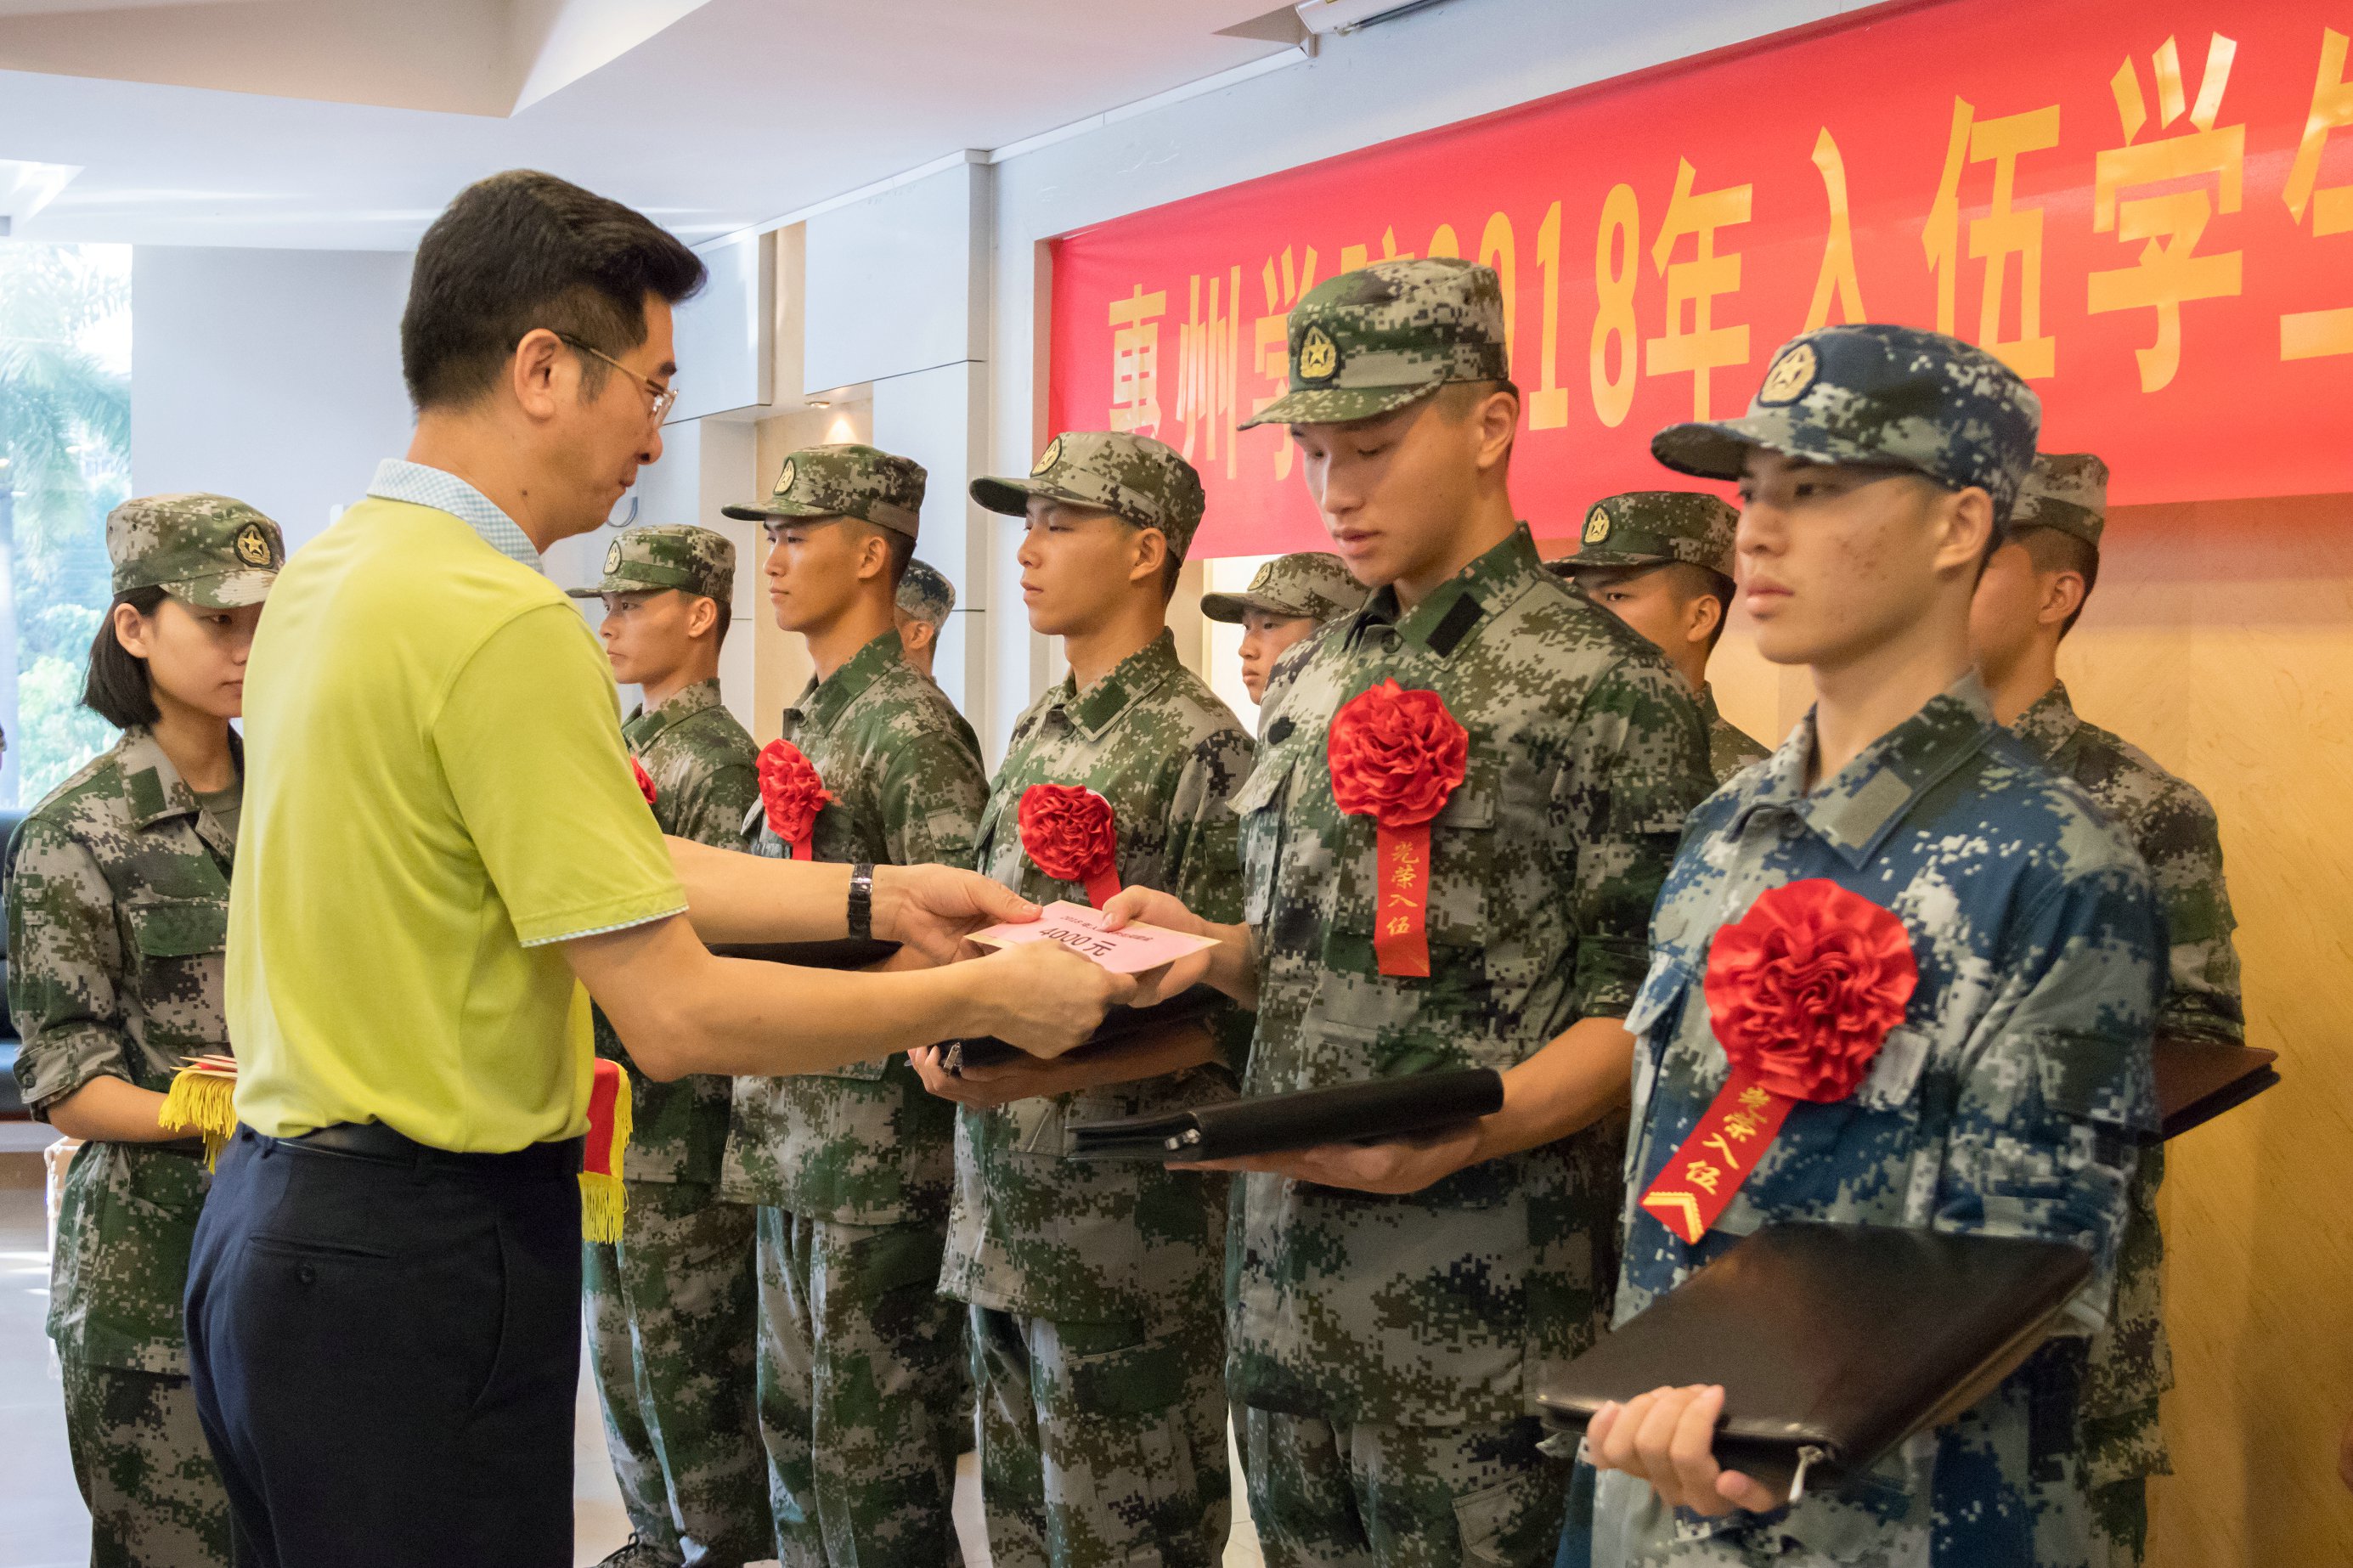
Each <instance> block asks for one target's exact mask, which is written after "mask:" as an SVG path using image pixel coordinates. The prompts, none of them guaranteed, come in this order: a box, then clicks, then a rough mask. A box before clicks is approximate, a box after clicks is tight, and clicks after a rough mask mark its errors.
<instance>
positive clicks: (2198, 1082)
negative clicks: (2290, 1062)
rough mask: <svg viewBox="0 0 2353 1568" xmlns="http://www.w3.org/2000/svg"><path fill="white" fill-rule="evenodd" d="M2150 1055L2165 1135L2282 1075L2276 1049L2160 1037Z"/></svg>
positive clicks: (2258, 1090)
mask: <svg viewBox="0 0 2353 1568" xmlns="http://www.w3.org/2000/svg"><path fill="white" fill-rule="evenodd" d="M2153 1056H2154V1059H2155V1061H2156V1064H2157V1113H2158V1120H2159V1121H2160V1122H2161V1123H2162V1124H2163V1127H2164V1132H2163V1136H2164V1137H2167V1138H2179V1137H2180V1136H2181V1135H2182V1134H2183V1133H2184V1132H2187V1131H2189V1130H2190V1129H2191V1128H2193V1127H2197V1126H2200V1125H2202V1124H2204V1123H2206V1122H2208V1121H2212V1120H2213V1119H2214V1118H2216V1117H2217V1116H2220V1115H2221V1114H2222V1112H2224V1111H2226V1110H2232V1109H2233V1108H2234V1107H2237V1106H2241V1105H2244V1104H2245V1103H2246V1102H2247V1101H2249V1100H2253V1099H2254V1098H2255V1096H2257V1095H2259V1094H2261V1093H2263V1090H2265V1089H2269V1088H2271V1087H2272V1085H2274V1084H2275V1083H2277V1082H2279V1080H2280V1075H2279V1070H2278V1069H2277V1068H2274V1067H2273V1066H2272V1064H2273V1063H2274V1062H2275V1061H2277V1060H2278V1059H2279V1053H2278V1052H2277V1051H2267V1050H2264V1049H2263V1048H2261V1047H2256V1046H2233V1045H2227V1044H2224V1043H2222V1042H2221V1041H2218V1040H2168V1039H2163V1038H2160V1039H2159V1040H2158V1042H2157V1046H2156V1049H2155V1051H2154V1052H2153Z"/></svg>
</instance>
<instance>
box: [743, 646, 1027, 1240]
mask: <svg viewBox="0 0 2353 1568" xmlns="http://www.w3.org/2000/svg"><path fill="white" fill-rule="evenodd" d="M784 736H785V739H786V740H787V741H790V742H792V743H793V744H794V745H796V746H797V747H799V748H800V750H801V752H802V754H803V755H805V756H807V758H808V760H809V763H810V765H811V766H813V767H815V768H816V769H817V773H818V778H819V779H821V780H823V781H824V784H825V787H826V788H827V789H828V790H829V791H831V792H832V795H833V798H832V799H831V800H830V801H828V802H827V803H826V805H825V806H824V808H823V809H822V810H820V811H819V812H818V818H817V826H816V829H815V833H814V837H813V842H812V845H811V847H812V849H813V850H814V852H815V854H816V857H817V858H818V859H819V860H834V861H844V860H848V861H856V860H866V861H871V862H873V863H874V864H876V865H886V866H920V865H930V864H941V865H950V866H960V865H965V864H968V863H969V862H970V860H971V858H972V844H973V830H974V828H975V826H976V825H977V823H978V822H979V819H980V807H981V802H982V801H983V800H984V799H985V798H987V794H988V784H987V774H986V773H984V771H983V770H982V768H981V765H980V750H979V748H978V747H977V746H976V745H975V744H974V742H973V739H972V731H971V730H970V728H968V727H967V726H966V725H965V722H964V720H963V718H962V717H961V716H960V715H959V714H958V713H957V712H956V710H955V708H954V707H953V706H952V705H951V704H950V703H949V701H948V700H947V696H946V694H945V693H944V692H943V691H941V690H940V689H939V688H938V687H936V686H934V685H933V684H932V683H931V682H930V681H929V680H927V679H924V678H923V676H922V675H921V674H919V673H918V672H917V671H916V669H915V668H914V666H913V665H911V664H909V663H908V662H907V660H906V656H905V651H904V648H903V647H902V644H901V643H900V640H899V634H898V633H897V632H885V633H883V634H882V635H881V637H876V638H875V639H874V640H873V641H872V642H871V643H868V644H867V645H866V646H865V647H862V648H860V649H859V650H858V652H857V653H856V654H855V655H853V656H852V657H851V658H850V659H849V662H848V663H846V664H844V665H843V666H842V667H841V668H839V669H837V670H835V671H834V672H833V674H832V675H831V676H829V677H828V678H827V679H824V680H822V681H813V682H811V683H810V684H809V686H808V688H807V689H806V690H804V691H803V692H802V693H801V695H800V698H799V700H797V701H796V702H795V703H794V704H793V705H792V706H791V707H790V708H787V709H786V710H785V725H784ZM739 826H741V827H742V829H743V830H744V834H745V836H746V837H749V838H750V839H751V840H752V842H753V844H754V847H756V848H757V849H758V850H759V852H760V853H762V854H764V855H770V856H783V855H784V854H786V852H787V847H786V845H785V843H784V842H783V841H782V840H781V839H779V838H778V837H776V833H775V831H774V830H773V829H772V828H770V827H769V826H768V824H767V818H766V814H765V811H764V810H763V809H762V808H761V807H760V806H759V805H757V804H754V806H753V807H752V810H751V813H750V815H749V816H747V817H745V818H744V820H743V821H742V823H741V824H740V825H739ZM954 1147H955V1106H954V1105H952V1104H950V1103H949V1102H948V1101H946V1100H940V1099H937V1098H935V1097H934V1096H933V1095H931V1094H929V1093H926V1092H925V1091H924V1089H923V1080H922V1079H919V1078H917V1077H916V1076H915V1069H914V1068H913V1067H912V1066H910V1065H909V1063H908V1061H907V1058H906V1054H905V1053H904V1052H894V1053H892V1055H890V1056H888V1057H883V1058H877V1059H876V1060H873V1061H868V1062H855V1063H852V1064H850V1065H849V1066H847V1067H840V1068H834V1069H833V1070H832V1071H830V1072H823V1073H803V1074H799V1075H797V1076H795V1077H791V1078H739V1079H736V1080H735V1119H734V1123H733V1127H732V1128H731V1129H730V1130H729V1132H728V1137H727V1168H726V1175H725V1178H724V1190H725V1191H726V1192H727V1193H728V1194H731V1195H733V1196H738V1197H741V1198H743V1199H744V1200H746V1201H749V1202H753V1203H760V1204H767V1205H774V1206H776V1207H777V1208H782V1209H786V1210H788V1211H790V1212H791V1213H793V1214H796V1215H803V1216H805V1217H807V1218H810V1219H818V1220H828V1221H833V1222H836V1223H839V1224H846V1225H894V1224H897V1223H899V1222H901V1221H904V1220H918V1219H923V1220H931V1221H934V1222H938V1221H941V1220H944V1218H945V1217H946V1215H947V1207H948V1191H949V1188H950V1186H951V1185H952V1184H953V1172H954V1165H955V1159H954V1154H953V1150H954Z"/></svg>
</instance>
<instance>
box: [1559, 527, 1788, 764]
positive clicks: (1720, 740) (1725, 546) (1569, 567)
mask: <svg viewBox="0 0 2353 1568" xmlns="http://www.w3.org/2000/svg"><path fill="white" fill-rule="evenodd" d="M1739 525H1740V513H1739V512H1738V511H1737V510H1735V509H1734V508H1732V507H1730V506H1728V505H1726V504H1725V502H1723V501H1721V500H1717V499H1716V498H1715V497H1714V496H1711V495H1702V494H1700V493H1698V492H1697V491H1695V490H1635V491H1631V492H1630V493H1628V494H1626V495H1619V496H1610V497H1609V498H1607V499H1606V500H1598V501H1596V502H1594V503H1593V508H1592V510H1590V511H1588V512H1587V513H1586V514H1585V527H1584V529H1583V530H1582V531H1581V532H1580V533H1579V535H1578V540H1577V553H1575V554H1574V555H1565V556H1563V557H1561V558H1560V559H1559V560H1557V561H1553V562H1548V563H1546V565H1547V566H1548V567H1549V568H1550V569H1551V570H1552V571H1554V572H1556V573H1558V574H1560V575H1562V576H1563V577H1566V578H1567V579H1568V580H1569V581H1570V582H1572V583H1577V584H1580V585H1582V581H1583V577H1584V574H1586V573H1588V572H1596V571H1599V572H1627V573H1630V574H1637V575H1639V574H1641V572H1642V571H1644V570H1645V569H1647V568H1650V567H1655V566H1664V565H1667V564H1669V563H1672V562H1677V561H1681V562H1683V563H1687V564H1689V565H1693V566H1699V567H1704V568H1705V569H1706V570H1707V571H1710V572H1713V573H1715V574H1716V576H1717V577H1718V578H1720V579H1722V582H1721V584H1720V590H1719V592H1720V597H1721V598H1722V599H1723V602H1724V614H1725V615H1726V616H1729V615H1731V614H1732V595H1733V571H1732V567H1733V548H1732V547H1733V533H1734V531H1735V530H1736V529H1737V528H1738V527H1739ZM1699 710H1700V717H1701V719H1702V720H1703V721H1705V723H1706V725H1707V761H1708V767H1709V768H1710V770H1711V771H1712V772H1714V773H1715V782H1716V783H1718V784H1725V783H1728V782H1730V780H1731V778H1732V775H1733V774H1735V773H1738V772H1739V771H1740V770H1741V769H1743V768H1745V767H1746V766H1747V765H1748V764H1749V763H1761V762H1763V761H1764V760H1765V759H1766V758H1767V757H1768V756H1770V755H1771V754H1772V752H1771V751H1770V749H1768V748H1767V747H1766V746H1764V745H1763V744H1761V743H1759V742H1757V741H1755V740H1752V739H1751V738H1750V737H1749V736H1748V735H1747V734H1746V732H1745V731H1741V730H1738V729H1736V728H1734V727H1733V725H1732V723H1731V721H1728V720H1727V719H1725V716H1724V715H1723V714H1722V713H1720V712H1718V711H1716V707H1715V691H1714V690H1713V689H1711V688H1709V687H1707V686H1705V685H1703V686H1701V688H1700V689H1699Z"/></svg>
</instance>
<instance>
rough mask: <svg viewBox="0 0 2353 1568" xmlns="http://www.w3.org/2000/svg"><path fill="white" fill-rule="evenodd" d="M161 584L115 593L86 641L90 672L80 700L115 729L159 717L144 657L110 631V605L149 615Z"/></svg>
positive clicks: (160, 598)
mask: <svg viewBox="0 0 2353 1568" xmlns="http://www.w3.org/2000/svg"><path fill="white" fill-rule="evenodd" d="M164 597H165V595H164V590H163V589H161V588H133V589H132V590H130V591H129V592H128V593H123V594H117V595H115V596H114V602H113V604H111V605H107V607H106V611H105V613H104V614H103V615H101V616H99V620H98V635H97V636H96V637H92V638H90V673H89V674H88V675H87V676H85V677H83V679H82V684H81V703H82V706H83V707H85V708H87V709H89V710H90V711H91V712H93V713H95V714H97V715H98V716H99V717H100V718H101V719H103V720H105V721H107V722H108V723H110V724H111V725H113V726H114V727H115V728H116V729H118V730H128V729H130V728H132V726H133V725H137V724H153V723H154V722H155V721H157V720H159V719H161V718H163V716H164V713H163V710H161V709H159V708H157V707H156V706H155V689H154V687H153V686H152V685H150V684H149V683H148V679H147V661H146V660H145V659H143V658H140V657H139V656H138V655H137V654H135V653H132V651H131V650H130V649H129V648H127V647H123V646H122V639H121V637H116V636H115V635H114V607H115V605H130V606H131V607H132V609H134V610H136V611H138V612H139V613H140V615H141V616H153V614H154V613H155V611H156V609H157V607H158V606H160V605H162V604H163V603H164Z"/></svg>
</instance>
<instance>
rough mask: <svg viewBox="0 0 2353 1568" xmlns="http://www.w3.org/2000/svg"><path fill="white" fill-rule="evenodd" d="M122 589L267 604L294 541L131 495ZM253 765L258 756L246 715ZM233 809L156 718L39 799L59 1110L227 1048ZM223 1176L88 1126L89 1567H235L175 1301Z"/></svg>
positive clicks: (64, 1246)
mask: <svg viewBox="0 0 2353 1568" xmlns="http://www.w3.org/2000/svg"><path fill="white" fill-rule="evenodd" d="M106 531H107V550H108V553H109V554H110V555H111V556H112V557H113V560H114V591H115V592H116V593H117V594H121V593H125V592H128V591H130V590H132V589H135V588H143V587H161V588H163V589H164V591H165V592H167V593H168V594H170V595H172V596H174V598H177V599H179V600H181V601H182V602H183V603H185V604H188V605H195V606H196V607H199V608H208V609H228V608H235V607H237V606H239V605H251V604H258V603H259V602H260V601H261V599H262V598H263V596H264V595H267V594H268V592H269V584H270V582H271V580H272V579H273V578H274V577H275V576H276V574H277V570H278V567H279V566H280V564H281V563H283V562H284V560H285V554H286V552H285V545H284V543H283V542H282V541H281V540H280V537H279V532H278V526H277V524H275V523H273V522H271V521H269V519H267V518H265V517H263V516H262V515H261V514H260V513H259V512H257V511H255V510H252V509H251V508H250V507H248V506H246V505H244V503H242V502H239V501H234V500H228V499H227V498H225V497H220V496H204V495H195V496H163V497H153V498H148V499H145V500H133V501H129V502H126V503H124V504H123V505H122V506H121V507H118V508H116V509H115V510H114V512H113V514H112V515H111V516H110V517H109V518H108V519H107V530H106ZM229 743H230V746H231V748H232V750H234V751H235V752H237V768H238V773H239V774H240V776H241V775H242V773H243V771H244V752H243V750H242V748H241V747H239V746H238V744H237V737H236V735H235V733H234V732H232V733H231V735H230V742H229ZM236 848H237V843H236V836H235V830H234V827H233V826H232V825H231V824H229V823H228V822H226V821H224V820H223V819H222V818H221V817H219V816H216V815H215V814H214V813H213V812H212V811H210V810H207V809H206V808H205V807H204V805H203V804H202V803H200V802H199V801H198V800H197V798H196V796H195V794H194V792H192V791H191V790H190V789H189V788H188V786H187V784H185V782H184V781H183V780H182V779H181V777H180V774H179V773H178V771H177V770H176V769H175V768H174V767H173V765H172V763H171V760H170V759H169V758H168V757H166V756H165V755H164V750H163V748H162V747H161V746H159V745H157V744H156V742H155V739H154V736H153V734H152V733H151V732H150V731H148V730H147V729H145V728H144V727H143V726H142V727H134V728H132V729H130V730H126V731H123V734H122V738H121V740H120V741H119V742H116V743H115V744H114V746H113V747H112V748H111V750H109V751H107V752H104V753H103V754H101V755H100V756H99V757H98V758H97V759H95V760H94V761H92V762H91V763H89V765H87V766H85V767H84V768H82V769H81V770H80V771H79V773H75V774H74V775H73V776H72V777H71V778H69V779H68V780H66V782H65V783H63V784H59V785H58V787H57V788H56V789H55V790H53V791H51V792H50V793H49V795H47V798H45V799H44V800H43V801H42V802H41V803H40V804H39V805H37V806H35V807H34V808H33V810H32V811H31V812H30V813H28V814H27V815H26V818H25V822H24V826H22V827H21V828H19V829H18V830H17V833H16V841H15V845H14V847H13V851H12V852H13V855H14V857H15V859H14V867H13V869H12V871H11V873H10V876H9V878H8V902H7V911H8V953H9V958H10V961H11V962H10V967H9V973H8V1006H9V1010H10V1012H11V1014H12V1015H13V1016H14V1017H15V1019H16V1026H17V1028H18V1030H19V1031H20V1032H21V1033H22V1034H23V1037H24V1044H23V1046H22V1047H21V1048H20V1049H19V1051H18V1053H17V1056H16V1080H17V1083H18V1085H19V1087H20V1088H21V1089H23V1091H24V1097H25V1103H26V1106H27V1107H28V1108H29V1109H30V1110H32V1113H33V1114H34V1116H36V1117H37V1118H38V1119H40V1120H42V1121H47V1120H48V1118H49V1112H50V1110H51V1108H52V1107H54V1106H55V1105H56V1104H57V1103H58V1101H59V1100H64V1099H65V1098H66V1097H67V1096H69V1095H71V1094H73V1093H74V1092H76V1091H77V1090H79V1089H81V1088H82V1087H83V1086H84V1085H86V1084H88V1083H90V1081H91V1080H92V1079H100V1078H117V1079H122V1080H124V1081H125V1082H127V1083H130V1084H132V1085H133V1086H134V1087H136V1088H139V1089H151V1090H153V1091H154V1092H156V1093H158V1094H162V1093H164V1092H167V1091H168V1090H169V1089H170V1088H171V1085H172V1078H173V1075H174V1073H175V1072H177V1071H178V1069H179V1068H180V1067H181V1065H182V1064H183V1062H184V1061H185V1059H186V1058H189V1057H191V1056H195V1055H197V1054H201V1053H216V1052H226V1051H227V1050H228V1049H229V1041H228V1026H227V1020H226V1019H225V1018H224V1017H223V1016H222V1012H221V978H222V950H223V948H224V946H225V945H226V942H227V920H228V879H229V871H230V867H231V865H232V863H233V861H234V859H235V857H236ZM210 1184H211V1183H210V1178H209V1176H208V1174H207V1173H206V1170H205V1166H204V1152H203V1149H202V1147H201V1146H200V1145H199V1143H198V1142H196V1141H195V1139H193V1138H191V1139H188V1140H186V1141H185V1142H170V1143H110V1142H87V1143H84V1144H83V1145H82V1146H81V1148H80V1149H79V1151H78V1152H76V1153H75V1155H74V1158H73V1163H72V1165H71V1166H70V1167H69V1169H68V1171H67V1173H66V1180H65V1191H64V1202H63V1206H62V1209H61V1211H60V1213H59V1215H58V1230H57V1236H58V1247H57V1257H56V1259H55V1262H54V1266H53V1272H52V1277H51V1280H50V1290H49V1312H48V1331H49V1337H50V1338H51V1339H53V1340H54V1341H56V1342H57V1347H58V1359H59V1360H60V1361H61V1362H62V1363H63V1365H64V1373H65V1398H66V1438H67V1443H68V1446H69V1448H70V1450H71V1453H72V1458H73V1468H74V1479H75V1480H76V1482H77V1483H78V1484H79V1487H80V1489H81V1495H82V1500H83V1501H84V1502H86V1503H87V1504H89V1506H90V1561H91V1562H92V1563H94V1564H100V1565H110V1564H131V1563H140V1564H153V1565H158V1568H181V1565H185V1568H197V1565H210V1564H226V1563H227V1562H228V1561H229V1556H230V1550H231V1535H230V1526H229V1512H228V1499H227V1494H226V1493H225V1492H224V1491H223V1490H222V1488H221V1482H220V1476H219V1472H218V1471H217V1470H216V1469H215V1468H214V1466H213V1458H212V1451H211V1449H210V1448H209V1447H206V1443H205V1438H204V1433H203V1430H202V1428H201V1427H200V1426H198V1424H197V1420H196V1402H195V1394H193V1393H192V1392H191V1390H190V1388H189V1386H188V1365H187V1348H186V1343H187V1342H186V1338H185V1331H184V1329H183V1326H182V1320H181V1311H180V1299H181V1296H182V1293H183V1292H184V1290H185V1288H186V1285H187V1274H188V1248H189V1245H190V1243H191V1242H192V1241H193V1240H194V1238H195V1228H196V1215H197V1214H198V1213H199V1212H200V1211H201V1210H202V1208H203V1206H204V1201H205V1194H206V1190H207V1189H208V1188H209V1186H210Z"/></svg>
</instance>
